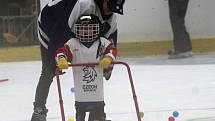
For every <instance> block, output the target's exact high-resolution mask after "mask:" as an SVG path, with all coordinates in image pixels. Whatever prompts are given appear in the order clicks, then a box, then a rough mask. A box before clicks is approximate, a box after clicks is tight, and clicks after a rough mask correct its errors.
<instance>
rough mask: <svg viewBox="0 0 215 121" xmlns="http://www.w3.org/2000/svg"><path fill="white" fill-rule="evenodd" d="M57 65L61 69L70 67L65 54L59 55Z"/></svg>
mask: <svg viewBox="0 0 215 121" xmlns="http://www.w3.org/2000/svg"><path fill="white" fill-rule="evenodd" d="M57 66H58V68H59V69H68V67H69V64H68V62H67V60H66V58H65V56H62V55H61V56H59V57H58V59H57Z"/></svg>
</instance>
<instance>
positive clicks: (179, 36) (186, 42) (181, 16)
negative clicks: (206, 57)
mask: <svg viewBox="0 0 215 121" xmlns="http://www.w3.org/2000/svg"><path fill="white" fill-rule="evenodd" d="M188 3H189V0H169V15H170V22H171V26H172V31H173V43H174V49H175V51H179V52H187V51H191V50H192V45H191V40H190V36H189V33H188V32H187V30H186V26H185V16H186V12H187V6H188Z"/></svg>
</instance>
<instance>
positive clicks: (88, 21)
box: [74, 15, 101, 42]
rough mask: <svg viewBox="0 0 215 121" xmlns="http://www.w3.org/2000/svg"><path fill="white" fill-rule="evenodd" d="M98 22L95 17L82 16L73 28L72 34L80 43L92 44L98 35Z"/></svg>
mask: <svg viewBox="0 0 215 121" xmlns="http://www.w3.org/2000/svg"><path fill="white" fill-rule="evenodd" d="M100 24H101V22H100V20H99V18H98V17H97V16H95V15H82V16H80V17H79V19H78V20H77V22H76V23H75V26H74V33H75V36H76V38H78V39H79V40H80V42H94V41H95V40H96V39H97V38H98V37H99V35H100V29H99V28H100Z"/></svg>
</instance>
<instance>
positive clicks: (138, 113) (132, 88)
mask: <svg viewBox="0 0 215 121" xmlns="http://www.w3.org/2000/svg"><path fill="white" fill-rule="evenodd" d="M111 64H122V65H125V66H126V68H127V71H128V76H129V81H130V84H131V90H132V94H133V100H134V104H135V109H136V114H137V119H138V121H141V115H140V110H139V106H138V101H137V96H136V92H135V88H134V83H133V79H132V75H131V69H130V67H129V65H128V64H127V63H125V62H122V61H114V62H112V63H111ZM95 65H99V63H78V64H69V66H70V67H74V66H95ZM56 76H57V80H58V83H59V85H58V87H59V88H60V81H59V69H57V73H56ZM58 92H59V99H60V100H59V101H60V106H61V115H62V121H65V115H64V111H63V110H64V109H63V100H62V96H61V90H59V89H58Z"/></svg>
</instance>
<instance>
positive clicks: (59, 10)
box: [31, 0, 125, 121]
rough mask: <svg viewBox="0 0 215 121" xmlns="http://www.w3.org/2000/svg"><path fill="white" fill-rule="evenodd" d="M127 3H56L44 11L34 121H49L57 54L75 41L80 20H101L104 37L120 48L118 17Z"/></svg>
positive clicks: (56, 0)
mask: <svg viewBox="0 0 215 121" xmlns="http://www.w3.org/2000/svg"><path fill="white" fill-rule="evenodd" d="M124 2H125V0H52V1H50V2H49V3H48V4H47V5H46V6H45V7H44V8H43V9H42V11H41V13H40V15H39V17H38V38H39V41H40V44H41V47H40V48H41V58H42V72H41V75H40V78H39V82H38V85H37V88H36V94H35V101H34V112H33V114H32V117H31V121H46V115H47V112H48V110H47V108H46V100H47V97H48V93H49V88H50V85H51V83H52V81H53V77H54V76H55V69H56V61H55V52H56V50H57V49H58V48H60V47H62V46H63V45H64V44H65V43H66V42H67V41H68V40H69V39H70V38H72V37H74V32H73V30H74V29H73V28H74V24H75V22H76V21H77V20H78V17H79V16H80V15H84V14H94V15H96V16H98V17H99V19H100V21H101V22H102V25H103V28H102V29H101V33H102V36H104V37H106V38H108V40H111V41H113V43H114V45H115V47H116V43H117V24H116V14H117V13H118V14H123V4H124ZM111 68H112V67H111ZM111 68H110V69H109V70H107V71H105V70H104V77H105V78H106V79H108V78H109V77H110V73H109V72H110V71H111ZM106 73H107V76H106Z"/></svg>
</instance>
